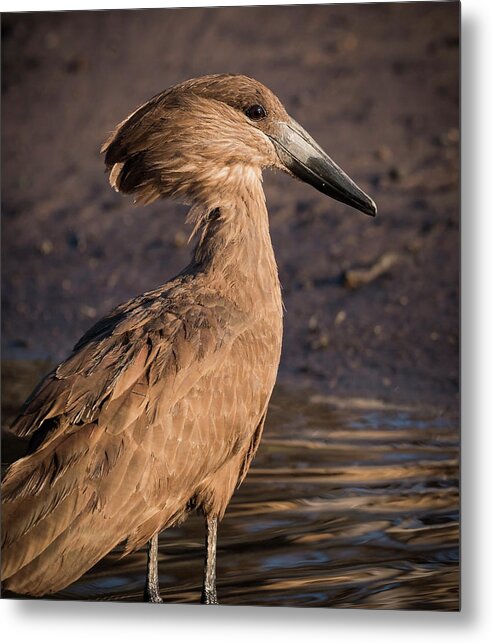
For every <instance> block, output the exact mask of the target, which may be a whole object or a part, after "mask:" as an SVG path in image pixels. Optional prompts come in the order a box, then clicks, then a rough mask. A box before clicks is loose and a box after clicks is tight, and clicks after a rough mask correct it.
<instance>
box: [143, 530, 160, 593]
mask: <svg viewBox="0 0 492 643" xmlns="http://www.w3.org/2000/svg"><path fill="white" fill-rule="evenodd" d="M158 552H159V534H158V533H157V534H154V535H153V536H152V538H151V539H150V540H149V542H148V543H147V577H146V579H145V592H144V600H145V601H147V603H162V602H163V601H162V598H161V596H160V594H159V563H158V561H157V554H158Z"/></svg>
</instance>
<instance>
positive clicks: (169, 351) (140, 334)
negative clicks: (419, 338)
mask: <svg viewBox="0 0 492 643" xmlns="http://www.w3.org/2000/svg"><path fill="white" fill-rule="evenodd" d="M255 104H260V105H262V106H263V107H264V109H265V112H266V115H267V116H266V118H263V119H261V120H259V121H258V122H253V121H252V120H251V119H250V118H248V116H247V115H246V114H245V110H247V109H248V107H249V106H251V105H255ZM287 121H289V117H288V115H287V113H286V112H285V110H284V108H283V107H282V105H281V103H280V101H279V100H278V99H277V98H276V97H275V96H274V95H273V94H272V92H271V91H270V90H268V89H267V88H266V87H264V86H263V85H261V84H260V83H258V82H257V81H255V80H253V79H250V78H247V77H244V76H235V75H217V76H207V77H203V78H198V79H194V80H190V81H187V82H184V83H182V84H181V85H177V86H175V87H173V88H171V89H169V90H167V91H164V92H163V93H161V94H159V95H158V96H155V97H154V98H152V99H151V100H150V101H148V102H147V103H145V104H144V105H143V106H142V107H140V108H139V109H137V110H136V111H135V112H134V113H133V114H131V115H130V116H129V117H128V118H127V119H126V120H124V121H123V122H122V123H121V124H120V125H118V127H117V128H116V130H115V132H114V133H113V134H112V135H111V136H110V137H109V139H108V140H107V141H106V143H105V144H104V145H103V147H102V152H103V153H104V155H105V162H106V167H107V170H108V173H109V181H110V184H111V185H112V186H113V187H114V188H115V189H116V190H118V191H120V192H122V193H129V194H132V195H133V196H134V198H135V200H136V201H138V202H140V203H143V204H145V203H151V202H152V201H155V200H156V199H158V198H167V197H170V198H174V199H178V200H180V201H184V202H186V203H189V204H191V206H192V208H191V211H190V215H189V220H190V221H191V222H192V223H193V225H194V233H195V234H196V239H197V242H196V247H195V249H194V252H193V256H192V260H191V262H190V264H189V265H188V266H187V267H186V268H185V269H184V270H183V271H182V273H180V274H179V275H178V276H177V277H176V278H174V279H173V280H171V281H170V282H168V283H166V284H165V285H163V286H162V287H160V288H158V289H157V290H154V291H152V292H148V293H146V294H144V295H141V296H139V297H137V298H136V299H133V300H131V301H129V302H126V303H124V304H122V305H120V306H119V307H117V308H116V309H115V310H113V311H112V312H110V313H109V314H108V315H107V316H106V317H104V318H103V319H101V320H100V321H99V322H98V323H96V324H95V326H94V327H93V328H91V329H90V330H89V331H88V332H87V333H86V334H85V335H84V336H83V337H82V339H81V340H80V341H79V342H78V343H77V345H76V346H75V347H74V349H73V351H72V353H71V354H70V355H69V356H68V357H67V359H66V360H65V361H64V362H63V363H61V364H60V365H59V366H58V367H57V368H55V369H54V370H53V371H52V372H51V373H50V374H49V375H47V376H46V377H45V379H44V380H43V381H42V382H41V383H40V384H39V385H38V387H37V388H36V389H35V390H34V392H33V393H32V394H31V396H30V397H29V399H28V400H27V401H26V402H25V404H24V406H23V408H22V409H21V411H20V415H19V417H18V418H17V419H16V421H15V422H14V424H13V426H12V427H11V430H12V431H13V432H14V433H15V434H17V435H19V436H25V437H29V438H30V439H31V443H30V447H29V451H28V454H27V455H26V456H25V457H24V458H21V459H20V460H18V461H17V462H15V463H14V464H12V465H11V467H10V468H9V469H8V470H7V472H6V474H5V476H4V480H3V484H2V529H3V533H2V547H3V555H2V579H3V587H4V588H6V589H9V590H12V591H14V592H17V593H20V594H27V595H31V596H41V595H45V594H50V593H53V592H57V591H58V590H61V589H62V588H64V587H66V586H67V585H69V584H70V583H72V582H74V581H75V580H77V579H78V578H79V577H80V576H81V575H82V574H83V573H84V572H86V571H87V570H88V569H89V568H90V567H91V566H93V565H94V564H95V563H96V562H97V561H98V560H100V559H101V558H102V557H103V556H105V555H106V554H107V553H108V552H110V551H111V550H112V549H113V548H114V547H115V546H116V545H118V544H121V543H123V544H124V554H127V553H129V552H131V551H133V550H135V549H136V548H139V547H142V546H143V545H144V544H145V543H146V542H147V541H149V539H151V538H152V537H153V536H154V535H155V534H157V533H158V532H160V531H161V530H163V529H165V528H166V527H169V526H171V525H174V524H176V523H178V522H179V521H181V520H183V519H184V518H185V517H186V514H187V513H188V512H189V511H190V510H191V508H199V509H201V510H202V511H203V512H204V513H205V514H206V515H207V516H212V517H216V518H217V519H219V520H220V519H221V518H222V516H223V515H224V512H225V510H226V507H227V505H228V503H229V501H230V498H231V496H232V494H233V492H234V489H235V488H236V487H237V485H238V484H239V483H240V482H241V480H242V479H243V478H244V476H245V475H246V473H247V471H248V469H249V466H250V464H251V461H252V459H253V457H254V455H255V452H256V450H257V448H258V445H259V442H260V438H261V433H262V430H263V424H264V421H265V415H266V411H267V406H268V402H269V399H270V396H271V393H272V389H273V386H274V383H275V379H276V374H277V368H278V363H279V359H280V349H281V341H282V302H281V293H280V284H279V280H278V274H277V267H276V263H275V258H274V254H273V249H272V244H271V240H270V234H269V226H268V214H267V210H266V206H265V197H264V193H263V189H262V180H261V171H262V169H263V168H265V167H274V168H280V169H283V170H285V171H287V172H289V170H288V169H287V168H286V167H285V166H284V164H283V163H282V162H281V160H280V159H279V155H278V153H277V150H276V148H275V146H274V144H273V143H272V139H271V138H270V135H271V134H272V132H273V133H275V131H276V128H277V126H278V125H277V124H278V123H280V122H287Z"/></svg>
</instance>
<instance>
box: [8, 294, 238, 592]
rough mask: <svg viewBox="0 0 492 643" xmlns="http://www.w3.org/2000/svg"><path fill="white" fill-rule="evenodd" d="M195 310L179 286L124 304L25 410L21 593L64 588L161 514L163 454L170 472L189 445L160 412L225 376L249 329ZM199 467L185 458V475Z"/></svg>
mask: <svg viewBox="0 0 492 643" xmlns="http://www.w3.org/2000/svg"><path fill="white" fill-rule="evenodd" d="M196 301H197V298H196V296H195V297H193V298H191V297H189V296H188V295H187V294H186V292H183V293H181V292H180V289H179V288H178V289H177V291H176V292H175V293H174V294H172V293H167V294H166V296H165V297H162V296H159V295H157V296H151V297H147V298H146V299H145V298H144V299H142V300H140V301H139V303H138V304H137V305H134V302H132V304H129V305H128V306H126V307H120V309H117V310H116V311H115V312H114V313H113V314H111V315H110V316H108V317H107V318H106V319H105V320H102V321H101V322H100V323H98V324H96V326H95V327H94V328H93V329H92V330H91V331H89V333H87V334H86V336H85V337H84V338H83V339H82V340H81V341H80V342H79V344H78V345H77V346H76V347H75V349H74V351H73V353H72V354H71V355H70V356H69V358H68V359H67V360H66V361H65V362H63V363H62V364H60V366H58V368H56V369H55V370H53V371H52V372H51V373H50V374H49V375H48V376H47V377H46V378H45V379H44V380H43V382H41V384H40V385H39V386H38V387H37V389H36V390H35V391H34V393H33V394H32V395H31V397H30V398H29V399H28V401H27V402H26V404H25V405H24V407H23V409H22V412H21V414H20V416H19V418H18V419H17V420H16V422H15V423H14V427H13V428H14V430H15V432H16V433H17V434H18V435H24V436H30V437H31V441H32V447H31V451H32V453H31V454H30V455H28V456H26V457H25V458H22V459H20V460H18V461H17V462H16V463H14V464H13V465H12V466H11V467H10V469H9V470H8V472H7V473H6V475H5V477H4V481H3V484H2V497H3V505H2V513H3V520H2V524H3V527H4V533H3V557H2V564H3V571H2V576H3V577H4V578H8V577H12V579H14V578H17V580H18V581H19V583H20V585H19V584H17V585H15V587H14V585H12V584H11V587H12V589H14V590H15V588H17V590H16V591H21V590H22V591H24V590H27V591H26V593H31V594H35V593H36V592H37V593H46V591H49V592H52V591H56V590H57V589H59V588H61V587H64V586H66V585H67V584H68V583H70V582H72V581H73V580H75V579H76V578H78V577H79V576H80V575H81V574H82V573H83V572H84V571H85V570H86V569H88V568H89V567H90V566H91V565H92V564H94V563H95V562H96V561H97V560H99V559H100V558H101V557H102V556H104V555H105V554H106V553H107V552H108V551H110V550H111V549H112V548H113V547H114V546H115V545H116V544H117V543H118V542H120V541H121V540H122V539H124V538H125V536H126V535H127V534H128V533H130V532H131V531H132V530H134V529H135V528H136V526H138V524H139V523H140V522H141V521H142V520H146V519H148V518H150V517H152V516H153V515H154V514H155V506H153V504H152V503H153V502H154V499H153V498H152V497H150V496H149V494H150V493H151V492H150V491H148V490H154V491H155V489H156V488H157V487H159V484H160V483H161V481H160V480H159V479H158V478H159V472H158V471H157V468H156V462H155V460H156V456H155V455H154V453H155V452H156V451H157V452H159V451H161V450H162V453H164V454H165V455H163V456H162V457H163V460H162V463H161V464H162V465H163V466H167V465H166V462H167V463H168V462H169V460H170V459H172V457H173V449H174V452H176V450H177V449H178V448H179V447H180V444H181V441H182V436H181V438H178V439H177V438H176V436H172V435H171V436H169V435H167V433H166V431H168V424H167V423H166V422H162V421H159V419H158V418H159V414H163V415H165V416H166V415H169V414H170V413H171V412H172V408H173V407H175V406H176V405H177V404H178V403H179V401H180V400H182V399H183V398H184V397H185V396H186V393H187V392H188V391H189V390H190V389H191V388H192V387H193V386H194V385H195V384H196V382H197V381H199V380H200V379H201V378H203V377H206V375H207V374H208V373H210V372H211V371H214V370H217V369H219V366H220V364H221V362H222V361H223V360H224V359H225V356H226V354H227V350H228V347H229V346H230V344H231V342H230V341H228V339H227V336H226V334H227V333H228V332H230V331H228V330H226V329H228V328H229V329H230V328H234V327H236V328H238V329H240V327H241V324H240V323H239V324H231V323H230V322H231V319H230V315H231V311H230V306H221V304H220V303H217V302H216V301H215V302H209V305H206V306H204V305H200V304H196ZM227 316H229V318H228V317H227ZM156 396H158V399H156ZM186 404H189V402H186ZM179 408H180V411H181V412H184V407H179ZM188 410H189V411H191V412H193V408H190V407H189V406H188ZM176 420H177V422H176V424H177V425H178V427H181V428H182V427H183V418H180V417H178V418H176ZM184 446H185V445H184ZM184 451H186V448H185V449H183V448H181V450H180V453H181V452H184ZM181 455H182V453H181ZM174 457H175V456H174ZM217 457H219V456H217ZM175 459H176V458H175ZM181 461H182V458H181ZM192 464H193V458H190V457H188V459H187V461H186V463H185V465H183V468H184V469H185V470H186V468H187V467H188V466H191V465H192ZM164 473H165V470H164ZM161 475H162V471H161ZM149 476H154V479H148V478H149ZM164 477H165V476H164ZM162 491H163V492H164V491H165V490H164V489H163V490H162ZM176 501H182V499H180V498H176ZM172 510H173V507H171V506H170V507H169V511H170V512H172ZM95 532H97V538H94V533H95ZM61 554H63V555H61ZM67 561H71V563H70V564H69V563H68V562H67ZM60 565H61V566H62V567H63V570H64V571H62V570H61V568H60ZM57 569H58V573H55V570H57ZM48 577H49V579H51V580H47V578H48ZM7 586H8V583H7Z"/></svg>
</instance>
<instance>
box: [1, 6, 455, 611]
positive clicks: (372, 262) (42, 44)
mask: <svg viewBox="0 0 492 643" xmlns="http://www.w3.org/2000/svg"><path fill="white" fill-rule="evenodd" d="M458 70H459V4H458V3H456V2H419V3H373V4H367V5H360V4H357V5H352V4H344V5H306V6H275V7H268V6H265V7H234V8H200V9H198V8H197V9H159V10H138V11H100V12H90V11H83V12H60V13H53V12H39V13H27V14H21V13H6V14H3V16H2V203H3V211H2V268H3V273H2V285H3V304H2V305H3V310H2V312H3V315H2V350H3V361H2V389H3V396H2V438H3V439H2V447H3V448H2V463H3V482H2V596H3V597H5V598H16V597H23V598H26V597H28V598H51V599H59V600H65V599H72V600H73V599H78V600H85V601H87V600H114V601H127V602H140V601H146V602H152V603H161V602H164V603H172V602H179V603H199V602H202V603H205V604H217V603H219V604H222V605H262V606H298V607H308V606H317V607H343V608H368V609H415V610H417V609H418V610H446V611H453V610H457V609H459V549H458V546H459V516H458V511H459V504H458V498H459V496H458V480H459V478H458V462H459V359H458V352H459V334H458V316H459V311H458V297H459V279H458V275H459V273H458V271H459V207H458V189H459V120H458V118H459V115H458V105H459V71H458ZM342 168H343V169H342ZM272 170H273V171H272ZM293 179H295V180H293ZM368 215H369V216H368ZM188 237H190V238H189V239H188ZM142 293H144V294H142Z"/></svg>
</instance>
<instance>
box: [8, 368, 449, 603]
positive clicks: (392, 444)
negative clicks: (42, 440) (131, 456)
mask: <svg viewBox="0 0 492 643" xmlns="http://www.w3.org/2000/svg"><path fill="white" fill-rule="evenodd" d="M34 370H36V369H34ZM41 370H42V366H41ZM32 379H34V380H36V379H37V371H36V373H35V374H34V375H32V377H31V376H30V377H28V376H26V372H25V370H23V368H20V367H19V365H15V367H14V368H12V365H10V366H8V368H7V374H6V376H5V379H4V385H3V390H4V395H3V418H4V424H6V423H8V421H9V418H11V416H12V414H13V413H15V410H16V404H18V403H19V402H21V401H22V400H23V398H24V397H25V396H26V394H27V393H28V392H29V390H30V387H31V386H32ZM364 404H365V406H364ZM3 447H4V448H3V459H4V461H7V462H8V461H10V460H12V459H14V458H15V457H18V456H19V454H20V451H21V449H22V445H20V444H18V442H17V441H14V440H11V439H6V440H4V443H3ZM458 458H459V435H458V418H457V417H454V416H453V415H452V414H451V413H449V412H448V413H447V414H446V415H442V414H441V413H440V412H438V411H436V410H433V409H410V408H408V407H407V408H404V409H403V408H402V407H398V406H394V405H384V404H382V403H380V402H379V401H376V400H369V401H365V402H364V400H361V399H358V400H352V401H350V400H348V401H347V400H337V398H322V397H320V396H312V397H311V398H309V396H306V395H302V396H301V395H298V394H294V393H293V392H292V391H287V390H282V389H277V390H276V392H275V394H274V397H273V400H272V404H271V409H270V414H269V417H268V423H267V427H266V430H265V434H264V439H263V442H262V445H261V447H260V450H259V453H258V455H257V458H256V460H255V463H254V465H253V468H252V469H251V471H250V473H249V475H248V477H247V478H246V481H245V482H244V483H243V485H242V487H241V488H240V489H239V490H238V492H237V493H236V495H235V496H234V498H233V501H232V503H231V505H230V507H229V509H228V511H227V513H226V517H225V519H224V521H223V523H222V524H221V527H220V538H219V552H218V592H219V598H220V601H221V603H223V604H229V605H253V604H255V605H294V606H318V607H319V606H330V607H347V608H349V607H366V608H371V609H424V610H430V609H438V610H456V609H458V605H459V598H458V584H459V549H458V542H459V523H458V519H459V518H458V507H459V498H458ZM202 541H203V522H202V519H201V517H200V516H193V517H192V518H190V519H189V520H188V521H187V522H186V523H185V524H183V525H181V526H180V527H179V528H176V529H171V530H168V531H166V532H164V533H163V534H161V537H160V573H161V576H160V581H161V588H162V595H163V598H164V600H165V601H168V602H185V603H193V602H198V601H199V598H200V592H201V574H202V563H203V544H202ZM144 574H145V553H144V552H143V551H139V552H136V553H134V554H132V555H130V556H128V557H127V558H125V559H123V560H119V559H118V552H117V551H115V552H113V553H112V554H110V555H109V556H108V557H107V558H106V559H104V560H103V561H101V562H100V563H98V565H96V566H95V567H94V568H93V569H92V570H91V571H90V572H89V573H87V574H86V575H85V576H84V577H83V578H82V579H80V580H79V581H78V582H77V583H75V584H74V585H72V586H71V587H69V588H67V589H66V590H64V591H63V592H60V593H59V594H56V595H55V596H54V598H59V599H86V600H88V599H97V600H120V601H140V600H142V591H143V583H144Z"/></svg>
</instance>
